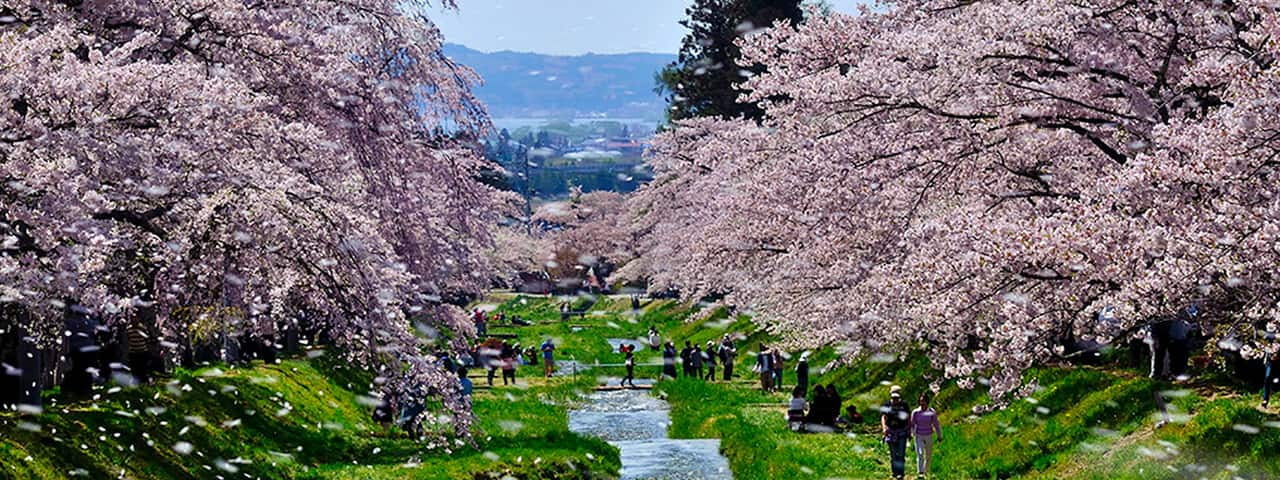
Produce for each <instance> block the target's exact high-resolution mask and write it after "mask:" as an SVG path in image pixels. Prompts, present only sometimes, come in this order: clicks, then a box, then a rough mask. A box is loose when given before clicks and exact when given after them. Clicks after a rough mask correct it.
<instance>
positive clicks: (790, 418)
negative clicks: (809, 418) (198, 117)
mask: <svg viewBox="0 0 1280 480" xmlns="http://www.w3.org/2000/svg"><path fill="white" fill-rule="evenodd" d="M807 406H808V402H806V401H805V400H804V390H802V389H800V387H799V386H796V388H794V389H792V390H791V404H790V405H788V406H787V426H788V427H790V428H791V431H793V432H799V431H802V430H804V424H805V408H806V407H807Z"/></svg>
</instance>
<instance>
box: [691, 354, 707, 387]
mask: <svg viewBox="0 0 1280 480" xmlns="http://www.w3.org/2000/svg"><path fill="white" fill-rule="evenodd" d="M704 359H705V358H704V357H703V356H702V345H694V346H693V351H692V352H689V366H690V367H691V369H692V372H693V378H696V379H698V380H702V379H704V378H706V375H703V374H702V373H703V370H702V361H703V360H704Z"/></svg>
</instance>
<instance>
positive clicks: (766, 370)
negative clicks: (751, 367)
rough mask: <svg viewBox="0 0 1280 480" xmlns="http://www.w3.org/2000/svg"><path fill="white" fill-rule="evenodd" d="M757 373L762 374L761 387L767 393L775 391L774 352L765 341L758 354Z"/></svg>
mask: <svg viewBox="0 0 1280 480" xmlns="http://www.w3.org/2000/svg"><path fill="white" fill-rule="evenodd" d="M755 370H756V373H758V374H760V388H761V389H762V390H764V391H765V392H766V393H769V392H773V352H772V351H770V350H769V348H768V347H766V346H765V345H764V344H763V343H762V344H760V353H759V354H758V355H756V368H755Z"/></svg>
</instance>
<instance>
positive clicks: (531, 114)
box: [444, 44, 676, 120]
mask: <svg viewBox="0 0 1280 480" xmlns="http://www.w3.org/2000/svg"><path fill="white" fill-rule="evenodd" d="M444 53H445V55H448V56H449V57H450V58H452V59H453V60H454V61H456V62H458V63H461V64H463V65H466V66H468V67H470V68H472V69H473V70H475V71H476V72H477V73H479V74H480V76H481V77H482V78H483V79H484V84H483V85H481V86H479V87H477V88H476V90H475V93H476V95H477V96H478V97H479V98H480V100H482V101H484V102H485V104H487V105H488V107H489V115H490V116H491V117H493V118H495V119H501V118H596V117H606V118H613V119H624V118H625V119H644V120H660V119H662V116H663V109H664V108H665V106H666V104H665V101H664V100H663V99H662V97H661V96H659V95H658V94H657V93H655V92H654V75H655V74H656V73H657V72H658V71H659V70H661V69H662V67H664V66H666V65H667V64H668V63H671V62H673V61H675V58H676V56H675V55H674V54H660V53H624V54H607V55H600V54H586V55H579V56H556V55H543V54H537V53H522V52H512V51H500V52H491V53H487V52H481V51H477V50H473V49H470V48H467V47H465V46H463V45H457V44H446V45H445V46H444Z"/></svg>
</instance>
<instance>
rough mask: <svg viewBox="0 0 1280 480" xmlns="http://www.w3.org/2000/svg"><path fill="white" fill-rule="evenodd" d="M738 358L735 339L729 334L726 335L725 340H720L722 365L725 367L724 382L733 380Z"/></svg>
mask: <svg viewBox="0 0 1280 480" xmlns="http://www.w3.org/2000/svg"><path fill="white" fill-rule="evenodd" d="M737 356H738V348H737V347H736V346H734V344H733V338H732V337H730V336H729V334H727V333H726V334H724V338H722V339H720V363H721V364H722V365H724V381H726V382H727V381H729V380H732V379H733V360H734V357H737Z"/></svg>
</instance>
